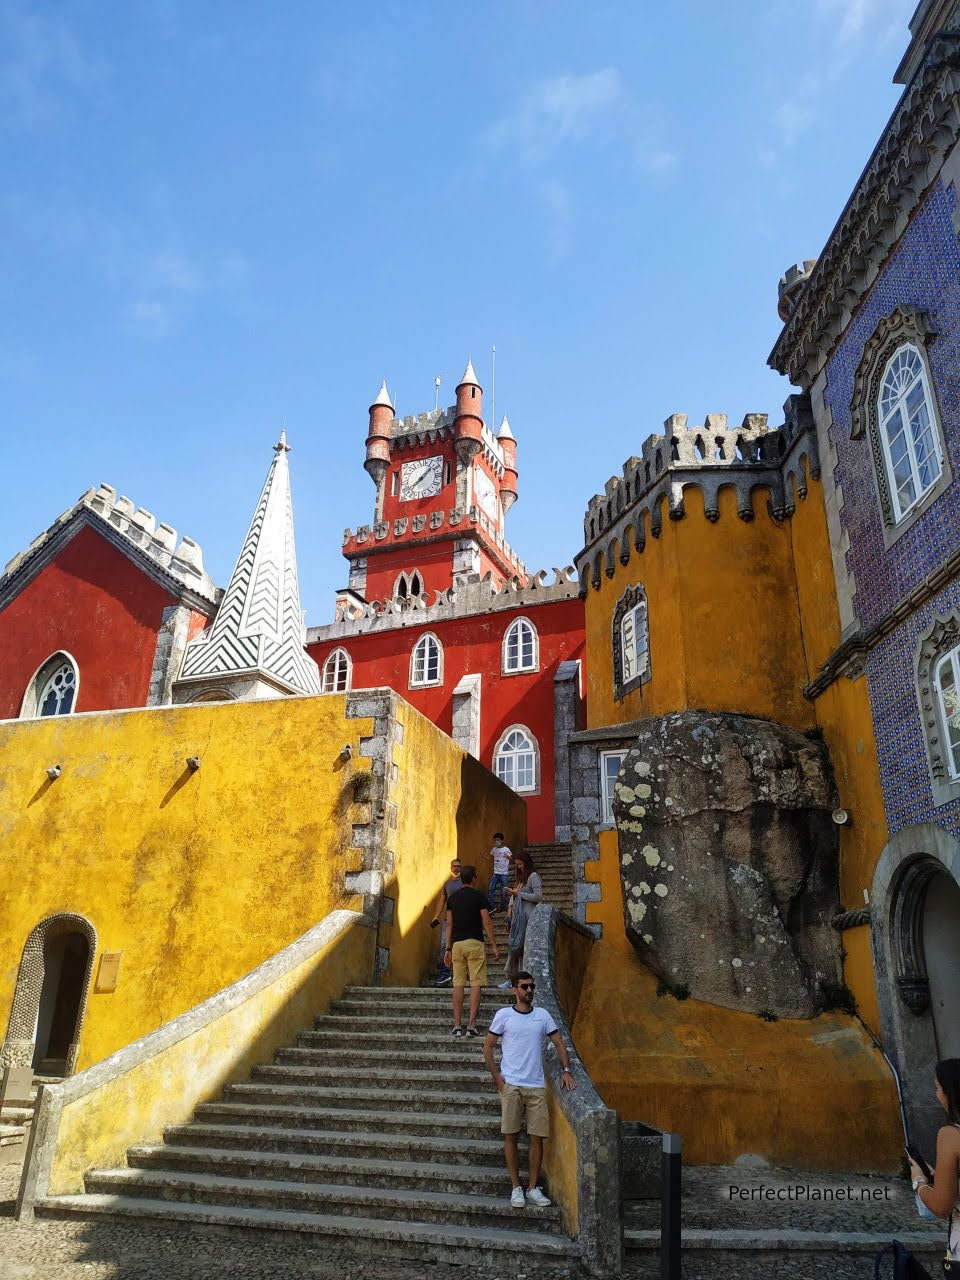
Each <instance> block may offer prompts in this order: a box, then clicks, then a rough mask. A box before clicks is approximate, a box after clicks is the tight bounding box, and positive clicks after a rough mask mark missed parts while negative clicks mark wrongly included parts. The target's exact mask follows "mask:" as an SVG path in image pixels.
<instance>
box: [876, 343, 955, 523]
mask: <svg viewBox="0 0 960 1280" xmlns="http://www.w3.org/2000/svg"><path fill="white" fill-rule="evenodd" d="M877 414H878V418H879V423H880V438H881V443H882V445H883V453H884V461H885V463H886V469H887V483H888V485H889V488H890V497H891V500H892V502H893V511H894V519H895V520H902V519H903V517H904V516H905V515H906V514H907V512H908V511H909V510H910V509H911V507H914V506H915V505H916V504H917V503H918V502H919V501H920V499H921V498H922V497H923V496H924V494H926V493H928V492H929V491H930V490H931V489H932V488H933V486H934V485H935V484H936V483H937V481H938V480H939V479H940V473H941V471H942V469H943V468H942V466H941V462H940V453H941V450H940V441H939V439H938V431H937V425H936V417H935V412H934V408H933V396H932V395H931V394H930V385H929V380H928V378H927V370H926V366H925V364H924V361H923V359H922V358H921V356H920V352H919V351H918V350H917V348H916V347H915V346H914V345H913V343H906V344H905V345H904V346H902V347H900V348H899V350H898V351H897V352H895V354H894V355H893V356H891V358H890V359H889V360H888V361H887V366H886V368H885V369H884V372H883V381H882V383H881V384H880V394H879V400H878V405H877Z"/></svg>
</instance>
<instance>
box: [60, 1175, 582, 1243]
mask: <svg viewBox="0 0 960 1280" xmlns="http://www.w3.org/2000/svg"><path fill="white" fill-rule="evenodd" d="M84 1183H85V1185H86V1189H87V1194H88V1195H104V1196H116V1195H122V1196H134V1197H142V1198H145V1199H151V1200H168V1201H176V1202H180V1203H187V1204H196V1203H200V1204H204V1205H224V1206H226V1207H228V1208H237V1207H239V1208H249V1209H273V1210H280V1211H292V1212H294V1213H302V1212H308V1213H317V1214H328V1213H341V1214H349V1215H351V1216H354V1215H356V1216H363V1217H369V1218H376V1219H378V1220H384V1221H396V1220H397V1219H400V1220H402V1221H407V1222H411V1221H412V1222H431V1223H434V1222H447V1223H450V1224H452V1225H454V1226H458V1225H459V1226H464V1225H476V1226H485V1227H493V1228H496V1227H499V1226H502V1225H504V1224H509V1226H510V1228H511V1229H512V1230H517V1231H529V1232H531V1234H539V1233H540V1232H542V1231H551V1230H553V1231H555V1230H557V1229H558V1226H559V1222H560V1213H559V1210H558V1209H557V1208H556V1207H555V1206H550V1207H549V1208H545V1209H537V1210H534V1209H533V1208H529V1209H527V1208H524V1209H514V1208H513V1207H512V1206H511V1204H510V1201H509V1197H508V1196H507V1195H502V1196H478V1195H467V1194H464V1193H461V1194H459V1195H450V1194H449V1192H442V1191H420V1190H413V1191H411V1190H399V1189H390V1188H386V1187H352V1186H343V1185H338V1184H336V1183H319V1182H310V1183H301V1182H293V1181H278V1180H273V1179H264V1178H231V1177H229V1176H223V1175H218V1174H210V1173H195V1172H176V1171H172V1170H155V1169H107V1170H99V1169H97V1170H94V1171H93V1172H91V1173H88V1174H87V1175H86V1176H85V1178H84Z"/></svg>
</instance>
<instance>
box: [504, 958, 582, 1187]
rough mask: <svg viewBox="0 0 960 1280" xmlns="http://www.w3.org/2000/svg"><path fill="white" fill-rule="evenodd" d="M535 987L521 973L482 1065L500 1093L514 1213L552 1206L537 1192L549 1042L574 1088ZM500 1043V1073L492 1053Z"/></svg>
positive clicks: (545, 1130)
mask: <svg viewBox="0 0 960 1280" xmlns="http://www.w3.org/2000/svg"><path fill="white" fill-rule="evenodd" d="M534 988H535V984H534V981H533V978H532V976H531V975H530V974H529V973H526V972H523V973H518V974H517V977H516V981H515V982H514V986H513V993H514V997H515V999H516V1004H515V1005H514V1006H513V1008H512V1009H511V1008H506V1009H498V1010H497V1012H496V1013H495V1014H494V1015H493V1021H492V1022H491V1023H490V1030H489V1031H488V1032H487V1038H486V1039H485V1040H484V1042H483V1060H484V1062H486V1064H487V1068H488V1070H489V1072H490V1074H491V1075H492V1076H493V1083H494V1084H495V1085H496V1086H497V1089H498V1090H499V1093H500V1132H501V1133H502V1134H503V1154H504V1159H505V1160H506V1165H507V1172H508V1173H509V1175H510V1181H511V1182H512V1183H513V1192H512V1193H511V1196H510V1203H511V1204H512V1205H513V1207H514V1208H515V1209H522V1208H523V1207H524V1205H527V1204H532V1205H536V1206H537V1207H538V1208H544V1207H545V1206H547V1205H549V1204H550V1201H549V1200H548V1199H547V1197H546V1196H545V1195H544V1194H543V1192H542V1191H541V1190H540V1188H539V1187H538V1186H537V1182H538V1180H539V1178H540V1165H541V1163H542V1161H543V1140H544V1138H549V1137H550V1115H549V1112H548V1110H547V1087H546V1080H545V1079H544V1075H543V1045H544V1041H545V1040H550V1041H551V1042H552V1044H553V1046H554V1048H555V1049H556V1051H557V1055H558V1057H559V1058H560V1065H561V1066H562V1067H563V1079H562V1081H561V1084H562V1086H563V1088H564V1089H574V1088H576V1082H575V1081H574V1078H573V1073H572V1072H571V1070H570V1058H569V1055H568V1054H567V1048H566V1045H565V1044H564V1043H563V1041H562V1040H561V1039H560V1032H559V1031H558V1030H557V1024H556V1023H555V1022H554V1020H553V1018H551V1016H550V1014H549V1013H548V1012H547V1011H546V1009H535V1008H534V1007H533V993H534ZM498 1040H499V1041H500V1067H499V1069H498V1068H497V1064H496V1063H495V1062H494V1060H493V1050H494V1047H495V1046H496V1043H497V1041H498ZM524 1120H525V1121H526V1129H527V1135H528V1136H529V1138H530V1160H529V1164H530V1170H529V1172H530V1180H529V1187H528V1190H527V1193H526V1195H524V1192H523V1187H522V1186H521V1184H520V1151H519V1134H520V1129H521V1126H522V1124H523V1122H524Z"/></svg>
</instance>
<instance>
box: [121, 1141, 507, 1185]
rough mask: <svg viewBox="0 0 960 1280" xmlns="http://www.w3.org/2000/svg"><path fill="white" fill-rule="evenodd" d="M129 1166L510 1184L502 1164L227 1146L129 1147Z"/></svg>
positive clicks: (318, 1178)
mask: <svg viewBox="0 0 960 1280" xmlns="http://www.w3.org/2000/svg"><path fill="white" fill-rule="evenodd" d="M127 1163H128V1164H129V1165H130V1167H131V1168H136V1169H173V1170H176V1169H180V1170H188V1171H193V1172H198V1173H220V1174H230V1175H232V1176H233V1177H235V1178H277V1179H279V1180H281V1181H290V1180H297V1181H300V1182H328V1183H340V1184H349V1185H351V1186H358V1187H398V1188H406V1189H408V1190H423V1191H433V1190H438V1189H440V1190H442V1189H444V1188H448V1189H449V1190H450V1191H452V1192H454V1193H460V1192H461V1191H462V1192H466V1193H468V1194H473V1195H490V1196H498V1195H503V1194H505V1192H506V1190H507V1189H508V1187H509V1180H508V1178H507V1175H506V1172H505V1170H504V1167H503V1161H502V1160H501V1161H500V1163H499V1164H498V1165H493V1164H490V1165H481V1164H463V1165H458V1164H451V1163H450V1162H449V1161H448V1160H446V1159H440V1160H438V1161H434V1162H431V1161H427V1160H394V1159H390V1158H384V1157H383V1156H380V1157H368V1158H362V1157H355V1156H352V1155H349V1154H346V1153H345V1154H343V1155H332V1156H325V1155H309V1154H306V1153H303V1152H297V1151H289V1152H287V1151H257V1150H243V1149H242V1148H237V1149H231V1148H229V1147H227V1148H223V1147H186V1146H183V1147H180V1146H170V1145H159V1146H140V1147H131V1148H130V1150H129V1151H128V1152H127Z"/></svg>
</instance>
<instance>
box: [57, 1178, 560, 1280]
mask: <svg viewBox="0 0 960 1280" xmlns="http://www.w3.org/2000/svg"><path fill="white" fill-rule="evenodd" d="M36 1211H37V1213H38V1214H40V1215H48V1216H57V1217H59V1216H71V1217H80V1218H95V1217H101V1216H107V1217H125V1218H133V1219H141V1220H142V1219H144V1218H147V1219H150V1220H153V1221H160V1222H165V1223H175V1222H176V1223H184V1224H190V1225H197V1224H204V1225H208V1226H215V1227H253V1228H257V1229H259V1230H261V1231H264V1230H266V1231H297V1232H302V1233H310V1234H312V1235H317V1236H324V1237H330V1238H333V1239H335V1240H336V1243H337V1249H338V1250H347V1249H356V1252H357V1254H358V1255H359V1256H361V1257H363V1258H365V1259H368V1260H369V1257H370V1250H371V1246H374V1247H375V1249H376V1253H377V1256H380V1257H391V1256H393V1257H396V1256H400V1257H406V1258H409V1257H410V1256H411V1254H414V1255H415V1256H416V1257H417V1259H418V1261H421V1262H447V1263H449V1261H450V1258H451V1252H452V1251H454V1250H455V1251H456V1259H457V1262H458V1263H460V1264H471V1265H478V1266H482V1265H491V1264H496V1263H498V1262H504V1261H505V1260H507V1259H512V1260H513V1262H512V1265H513V1266H514V1267H515V1266H517V1265H519V1262H521V1261H524V1260H525V1259H526V1258H527V1257H528V1256H529V1255H530V1252H531V1246H534V1247H535V1250H536V1257H537V1259H538V1261H543V1260H547V1259H556V1260H557V1261H558V1262H562V1261H564V1260H568V1259H569V1260H575V1259H577V1258H578V1257H579V1250H578V1248H577V1246H576V1245H575V1244H574V1243H573V1241H571V1240H569V1239H568V1238H567V1237H566V1236H564V1235H560V1234H552V1233H548V1232H538V1233H536V1235H535V1237H533V1236H532V1234H531V1232H529V1231H524V1230H517V1229H513V1228H510V1229H508V1228H500V1229H497V1228H490V1227H480V1226H471V1227H466V1226H458V1225H453V1224H451V1223H449V1222H448V1223H442V1222H440V1223H426V1222H424V1223H420V1222H394V1221H386V1220H381V1219H377V1218H366V1217H347V1216H345V1215H341V1214H313V1213H292V1212H289V1211H287V1212H279V1211H276V1210H269V1209H247V1208H231V1207H228V1206H226V1205H200V1204H183V1203H175V1202H171V1201H167V1200H147V1199H134V1198H133V1197H127V1196H100V1195H97V1196H91V1195H66V1196H47V1197H45V1198H44V1199H42V1200H39V1201H38V1202H37V1206H36ZM522 1212H524V1213H527V1212H528V1211H526V1210H524V1211H522ZM533 1212H535V1210H532V1209H531V1210H529V1213H533ZM517 1255H519V1260H518V1257H517Z"/></svg>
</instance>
